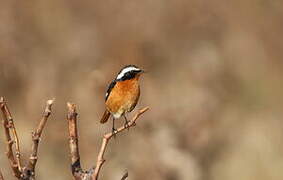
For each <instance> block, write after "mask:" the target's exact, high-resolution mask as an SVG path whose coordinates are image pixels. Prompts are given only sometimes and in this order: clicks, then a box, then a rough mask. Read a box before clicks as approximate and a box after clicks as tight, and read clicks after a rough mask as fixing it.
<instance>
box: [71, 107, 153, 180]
mask: <svg viewBox="0 0 283 180" xmlns="http://www.w3.org/2000/svg"><path fill="white" fill-rule="evenodd" d="M67 107H68V115H67V120H68V125H69V146H70V151H71V163H72V165H71V170H72V174H73V176H74V178H75V179H76V180H98V176H99V172H100V170H101V168H102V165H103V163H104V162H105V160H104V153H105V151H106V147H107V144H108V142H109V140H110V139H111V138H112V137H113V136H115V135H116V134H118V133H120V132H122V131H124V130H125V129H127V128H130V127H133V126H135V125H136V121H137V119H138V118H139V116H140V115H142V114H143V113H145V112H146V111H147V110H148V109H149V108H148V107H146V108H143V109H141V110H139V111H138V112H137V114H136V115H135V116H134V117H133V119H132V120H131V121H129V122H128V124H127V125H126V126H122V127H120V128H118V129H117V130H116V131H115V132H110V133H107V134H105V135H104V137H103V141H102V145H101V148H100V151H99V154H98V157H97V162H96V167H95V169H94V170H93V169H91V170H90V171H83V170H82V168H81V163H80V154H79V146H78V140H79V139H78V129H77V111H76V105H75V104H72V103H67ZM127 177H128V172H126V173H125V174H124V176H123V177H122V180H125V179H126V178H127Z"/></svg>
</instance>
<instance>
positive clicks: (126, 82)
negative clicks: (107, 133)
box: [100, 65, 145, 133]
mask: <svg viewBox="0 0 283 180" xmlns="http://www.w3.org/2000/svg"><path fill="white" fill-rule="evenodd" d="M144 72H145V71H144V70H142V69H140V68H138V67H137V66H136V65H127V66H125V67H123V68H122V69H121V70H120V72H119V73H118V74H117V76H116V78H115V79H114V80H113V81H112V82H111V83H110V84H109V86H108V89H107V91H106V94H105V106H106V108H105V111H104V114H103V116H102V118H101V120H100V123H102V124H104V123H106V122H107V121H108V119H109V117H110V116H111V115H112V133H114V132H115V131H116V129H115V120H116V119H119V118H120V117H124V119H125V124H124V126H125V127H126V128H129V127H127V125H128V122H129V121H128V120H127V117H126V114H127V113H129V112H131V111H132V110H133V109H134V108H135V106H136V105H137V103H138V100H139V97H140V86H139V79H140V76H141V74H143V73H144Z"/></svg>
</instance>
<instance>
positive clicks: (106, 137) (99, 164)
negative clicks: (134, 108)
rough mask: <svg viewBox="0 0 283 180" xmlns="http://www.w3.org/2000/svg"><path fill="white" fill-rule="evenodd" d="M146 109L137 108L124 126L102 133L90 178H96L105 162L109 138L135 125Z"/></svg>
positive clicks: (95, 179)
mask: <svg viewBox="0 0 283 180" xmlns="http://www.w3.org/2000/svg"><path fill="white" fill-rule="evenodd" d="M148 109H149V107H145V108H143V109H141V110H139V111H138V112H137V114H136V115H135V116H134V117H133V119H132V120H131V121H129V122H128V124H127V125H126V126H122V127H120V128H118V129H117V130H116V131H115V132H110V133H107V134H105V135H104V137H103V140H102V145H101V148H100V151H99V154H98V157H97V162H96V167H95V169H94V173H93V175H92V179H93V180H98V176H99V172H100V170H101V168H102V165H103V164H104V162H105V159H104V154H105V151H106V147H107V144H108V142H109V140H110V139H111V138H112V137H113V136H115V135H116V134H118V133H120V132H122V131H124V130H125V129H128V128H130V127H133V126H135V125H136V121H137V119H138V118H139V116H140V115H142V114H143V113H145V112H146V111H147V110H148Z"/></svg>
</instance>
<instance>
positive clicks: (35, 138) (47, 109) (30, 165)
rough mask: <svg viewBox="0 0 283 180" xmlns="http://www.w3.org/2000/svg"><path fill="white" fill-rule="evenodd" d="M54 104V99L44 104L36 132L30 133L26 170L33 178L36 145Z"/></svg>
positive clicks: (36, 151) (36, 157)
mask: <svg viewBox="0 0 283 180" xmlns="http://www.w3.org/2000/svg"><path fill="white" fill-rule="evenodd" d="M53 103H54V99H52V100H48V101H47V102H46V106H45V109H44V112H43V115H42V118H41V120H40V122H39V125H38V126H37V128H36V130H35V131H34V132H33V133H32V142H33V144H32V148H31V155H30V158H29V161H28V164H27V170H28V171H29V174H33V176H34V169H35V166H36V163H37V159H38V156H37V153H38V145H39V141H40V137H41V134H42V131H43V128H44V127H45V125H46V122H47V120H48V117H49V116H50V114H51V107H52V105H53Z"/></svg>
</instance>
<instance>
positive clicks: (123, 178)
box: [121, 171, 129, 180]
mask: <svg viewBox="0 0 283 180" xmlns="http://www.w3.org/2000/svg"><path fill="white" fill-rule="evenodd" d="M128 176H129V174H128V171H127V172H126V173H125V174H124V175H123V177H122V179H121V180H126V179H127V177H128Z"/></svg>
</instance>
